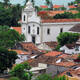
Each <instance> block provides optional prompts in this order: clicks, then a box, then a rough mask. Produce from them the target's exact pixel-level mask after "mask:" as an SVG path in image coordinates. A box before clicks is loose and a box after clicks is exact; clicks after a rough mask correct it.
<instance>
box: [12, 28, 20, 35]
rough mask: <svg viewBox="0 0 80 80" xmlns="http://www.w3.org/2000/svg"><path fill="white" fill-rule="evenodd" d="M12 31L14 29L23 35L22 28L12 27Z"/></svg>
mask: <svg viewBox="0 0 80 80" xmlns="http://www.w3.org/2000/svg"><path fill="white" fill-rule="evenodd" d="M11 29H14V30H16V31H17V32H19V34H21V27H11Z"/></svg>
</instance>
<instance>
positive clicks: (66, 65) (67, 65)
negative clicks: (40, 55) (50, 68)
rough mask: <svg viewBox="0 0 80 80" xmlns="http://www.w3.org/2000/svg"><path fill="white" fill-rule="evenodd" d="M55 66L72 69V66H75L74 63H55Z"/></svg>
mask: <svg viewBox="0 0 80 80" xmlns="http://www.w3.org/2000/svg"><path fill="white" fill-rule="evenodd" d="M56 65H57V66H64V67H72V66H74V65H76V63H74V62H60V63H56Z"/></svg>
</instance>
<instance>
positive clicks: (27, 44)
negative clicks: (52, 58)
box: [20, 42, 39, 52]
mask: <svg viewBox="0 0 80 80" xmlns="http://www.w3.org/2000/svg"><path fill="white" fill-rule="evenodd" d="M20 44H21V45H22V46H23V48H24V49H26V50H28V51H30V52H39V50H38V48H37V47H36V45H35V44H33V43H32V42H21V43H20Z"/></svg>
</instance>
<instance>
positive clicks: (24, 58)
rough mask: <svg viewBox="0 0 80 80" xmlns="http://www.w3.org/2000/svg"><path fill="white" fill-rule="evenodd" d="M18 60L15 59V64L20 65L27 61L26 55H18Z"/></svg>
mask: <svg viewBox="0 0 80 80" xmlns="http://www.w3.org/2000/svg"><path fill="white" fill-rule="evenodd" d="M18 57H19V58H18V59H16V64H20V63H21V62H24V61H25V60H27V59H28V55H18Z"/></svg>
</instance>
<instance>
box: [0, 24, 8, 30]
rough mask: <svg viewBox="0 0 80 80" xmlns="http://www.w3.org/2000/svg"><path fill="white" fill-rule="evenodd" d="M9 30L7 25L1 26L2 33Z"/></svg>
mask: <svg viewBox="0 0 80 80" xmlns="http://www.w3.org/2000/svg"><path fill="white" fill-rule="evenodd" d="M7 30H9V26H6V25H4V26H0V31H7Z"/></svg>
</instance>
